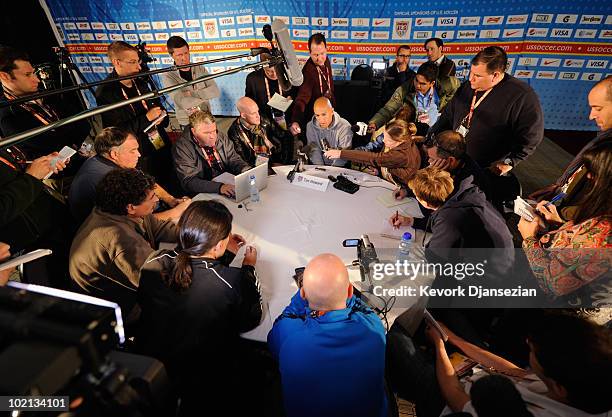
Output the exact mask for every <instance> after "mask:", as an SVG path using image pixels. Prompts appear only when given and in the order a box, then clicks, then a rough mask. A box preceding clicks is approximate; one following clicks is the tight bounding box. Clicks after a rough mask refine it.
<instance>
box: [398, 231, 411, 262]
mask: <svg viewBox="0 0 612 417" xmlns="http://www.w3.org/2000/svg"><path fill="white" fill-rule="evenodd" d="M411 250H412V233H410V232H404V234H403V235H402V240H400V244H399V248H398V250H397V259H398V260H399V261H403V260H407V259H408V256H409V255H410V251H411Z"/></svg>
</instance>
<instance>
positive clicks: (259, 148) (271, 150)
mask: <svg viewBox="0 0 612 417" xmlns="http://www.w3.org/2000/svg"><path fill="white" fill-rule="evenodd" d="M236 107H237V108H238V112H239V113H240V117H238V118H236V120H234V123H232V125H231V126H230V128H229V129H228V131H227V136H228V137H229V139H230V140H231V141H232V142H233V143H234V148H235V149H236V152H237V153H238V155H240V157H241V158H242V159H243V160H244V161H245V162H246V163H248V164H249V165H251V166H255V162H256V159H257V156H258V155H261V156H265V157H267V158H269V160H270V163H277V164H289V163H290V161H291V156H292V153H293V138H292V137H291V136H290V135H284V134H283V132H282V131H280V129H277V128H275V125H273V124H272V122H270V120H269V119H268V118H266V117H263V116H261V115H260V113H259V107H258V106H257V103H255V101H254V100H252V99H251V98H249V97H241V98H239V99H238V102H237V103H236ZM287 136H289V137H287Z"/></svg>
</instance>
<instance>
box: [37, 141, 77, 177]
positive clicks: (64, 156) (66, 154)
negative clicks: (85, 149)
mask: <svg viewBox="0 0 612 417" xmlns="http://www.w3.org/2000/svg"><path fill="white" fill-rule="evenodd" d="M75 153H76V151H75V150H74V149H72V148H71V147H70V146H64V147H63V148H62V150H61V151H59V155H57V156H56V157H55V158H53V159H52V160H51V161H50V164H51V168H53V169H55V165H56V164H57V163H58V161H62V162H66V161H67V160H68V158H70V157H71V156H72V155H74V154H75ZM51 175H53V171H49V173H48V174H47V175H46V176H45V178H44V179H48V178H49V177H50V176H51Z"/></svg>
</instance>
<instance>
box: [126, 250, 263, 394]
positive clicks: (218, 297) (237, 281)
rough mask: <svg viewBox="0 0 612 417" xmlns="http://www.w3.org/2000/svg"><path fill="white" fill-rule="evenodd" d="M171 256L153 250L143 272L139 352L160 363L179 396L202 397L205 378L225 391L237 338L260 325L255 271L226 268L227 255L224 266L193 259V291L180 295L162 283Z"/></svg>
mask: <svg viewBox="0 0 612 417" xmlns="http://www.w3.org/2000/svg"><path fill="white" fill-rule="evenodd" d="M228 254H229V255H230V256H227V255H228ZM175 257H176V253H175V252H174V251H167V250H161V251H157V252H154V253H152V254H151V255H150V256H149V258H148V259H147V261H146V262H145V264H144V265H143V267H142V270H141V277H140V285H139V287H138V303H139V305H140V307H141V310H142V313H141V322H140V326H139V334H138V336H137V338H136V342H137V347H138V350H139V352H141V353H143V354H147V355H151V356H154V357H156V358H157V359H159V360H161V361H162V362H164V364H165V365H166V368H167V370H168V373H169V375H170V377H171V378H172V379H173V380H175V381H177V382H178V383H179V390H180V391H181V392H182V393H183V394H184V393H186V392H187V393H188V392H196V393H197V392H199V393H201V392H202V383H203V382H202V379H203V378H204V379H206V380H208V381H211V382H212V384H211V385H213V386H220V387H221V389H222V390H229V386H228V385H225V384H224V383H223V382H224V381H227V380H229V379H231V378H232V375H231V372H229V370H230V369H231V363H232V361H233V360H234V359H235V357H233V353H234V352H235V350H236V343H237V341H238V338H239V335H240V333H241V332H245V331H248V330H250V329H253V328H254V327H256V326H257V325H258V324H259V322H260V320H261V315H262V309H261V295H260V292H259V283H258V282H257V276H256V274H255V269H254V268H253V267H252V266H243V267H242V268H233V267H230V266H228V265H229V263H230V262H231V261H232V259H233V254H231V253H229V252H226V256H224V257H223V260H222V261H220V260H212V259H204V258H202V259H197V260H196V259H192V260H191V266H192V268H193V275H192V281H191V286H190V287H189V288H187V289H186V290H178V289H173V288H170V287H168V285H166V283H165V282H164V281H163V279H162V273H165V271H171V270H172V268H173V266H174V262H175V259H176V258H175Z"/></svg>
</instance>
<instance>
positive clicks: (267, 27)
mask: <svg viewBox="0 0 612 417" xmlns="http://www.w3.org/2000/svg"><path fill="white" fill-rule="evenodd" d="M261 31H262V32H263V35H264V38H266V39H267V40H268V42H272V39H274V34H273V33H272V26H270V25H268V24H265V25H264V26H263V28H262V30H261Z"/></svg>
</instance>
